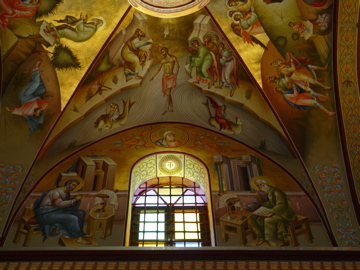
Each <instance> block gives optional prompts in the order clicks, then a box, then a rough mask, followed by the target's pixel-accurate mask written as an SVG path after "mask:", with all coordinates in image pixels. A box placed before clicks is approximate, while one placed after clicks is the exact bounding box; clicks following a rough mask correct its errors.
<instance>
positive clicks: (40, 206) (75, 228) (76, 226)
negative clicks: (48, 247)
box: [34, 177, 91, 245]
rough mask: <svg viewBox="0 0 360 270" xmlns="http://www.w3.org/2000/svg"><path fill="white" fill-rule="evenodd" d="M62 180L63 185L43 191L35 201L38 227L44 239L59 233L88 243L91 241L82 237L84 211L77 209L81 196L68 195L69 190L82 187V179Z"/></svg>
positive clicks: (84, 243) (79, 241)
mask: <svg viewBox="0 0 360 270" xmlns="http://www.w3.org/2000/svg"><path fill="white" fill-rule="evenodd" d="M64 181H66V182H65V183H64V185H63V186H60V187H57V188H54V189H50V190H48V191H46V192H44V193H43V194H42V195H41V196H40V197H39V198H38V199H37V200H36V201H35V203H34V212H35V218H36V220H37V221H38V222H39V229H41V230H42V233H43V237H44V241H45V240H46V239H47V238H48V237H49V236H56V235H58V234H59V233H61V234H62V236H63V237H65V238H77V240H76V242H78V243H80V244H83V245H90V244H91V242H90V241H88V240H87V239H85V238H84V236H85V233H84V232H83V225H84V219H85V215H86V213H85V211H83V210H79V209H78V208H79V206H80V200H81V198H82V196H81V195H77V196H75V197H70V191H77V190H79V189H81V188H82V186H83V180H82V179H81V178H79V177H76V178H71V179H65V180H63V181H62V182H64ZM60 185H61V183H60ZM54 231H56V232H54Z"/></svg>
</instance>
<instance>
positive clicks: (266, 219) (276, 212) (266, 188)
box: [248, 178, 296, 247]
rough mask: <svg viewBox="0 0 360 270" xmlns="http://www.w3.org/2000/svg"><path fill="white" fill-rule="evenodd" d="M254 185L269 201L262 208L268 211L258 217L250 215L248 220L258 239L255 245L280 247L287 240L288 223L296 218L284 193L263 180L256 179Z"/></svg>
mask: <svg viewBox="0 0 360 270" xmlns="http://www.w3.org/2000/svg"><path fill="white" fill-rule="evenodd" d="M254 184H255V186H256V187H257V189H259V190H260V191H263V192H265V193H267V194H268V198H269V200H268V201H265V202H263V203H262V206H264V207H267V208H269V209H270V210H269V211H268V212H264V213H262V214H261V215H260V216H255V215H252V216H251V217H250V218H249V220H248V224H249V226H250V227H251V228H252V230H253V231H254V232H255V234H256V237H257V239H258V240H257V243H256V245H257V246H259V245H261V244H263V243H264V242H267V243H268V244H269V245H270V246H272V247H276V246H282V245H284V244H285V243H286V240H287V234H288V226H289V223H290V222H291V221H292V220H294V218H295V217H296V213H295V211H294V210H293V209H291V207H290V199H289V197H288V196H287V195H286V193H285V192H284V191H282V190H280V189H278V188H276V187H274V186H272V185H270V184H269V183H268V181H266V180H264V179H261V178H260V179H256V180H255V181H254Z"/></svg>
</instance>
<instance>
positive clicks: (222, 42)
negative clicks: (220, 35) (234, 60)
mask: <svg viewBox="0 0 360 270" xmlns="http://www.w3.org/2000/svg"><path fill="white" fill-rule="evenodd" d="M220 44H224V49H225V48H226V44H225V42H224V41H223V40H219V41H218V42H217V43H216V45H217V46H218V47H219V45H220Z"/></svg>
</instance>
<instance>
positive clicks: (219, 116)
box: [207, 96, 231, 131]
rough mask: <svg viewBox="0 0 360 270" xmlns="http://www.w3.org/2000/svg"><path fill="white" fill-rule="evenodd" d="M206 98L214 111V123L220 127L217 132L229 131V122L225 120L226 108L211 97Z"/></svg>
mask: <svg viewBox="0 0 360 270" xmlns="http://www.w3.org/2000/svg"><path fill="white" fill-rule="evenodd" d="M207 98H208V99H209V100H210V103H211V107H213V108H214V109H215V121H216V122H217V123H218V124H219V125H220V128H219V131H221V130H223V129H224V130H227V131H231V122H230V120H228V119H226V112H225V111H226V106H225V105H221V106H220V105H219V104H217V102H216V101H215V99H213V98H212V97H209V96H207Z"/></svg>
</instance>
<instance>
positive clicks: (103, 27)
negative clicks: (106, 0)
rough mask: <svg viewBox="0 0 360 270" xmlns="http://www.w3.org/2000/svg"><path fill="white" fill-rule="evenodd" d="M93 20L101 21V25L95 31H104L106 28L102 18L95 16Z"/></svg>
mask: <svg viewBox="0 0 360 270" xmlns="http://www.w3.org/2000/svg"><path fill="white" fill-rule="evenodd" d="M93 19H99V20H101V21H102V25H101V26H100V27H99V28H98V29H97V30H96V31H97V32H100V31H102V30H104V29H105V27H106V20H105V19H104V17H102V16H95V17H93Z"/></svg>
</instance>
